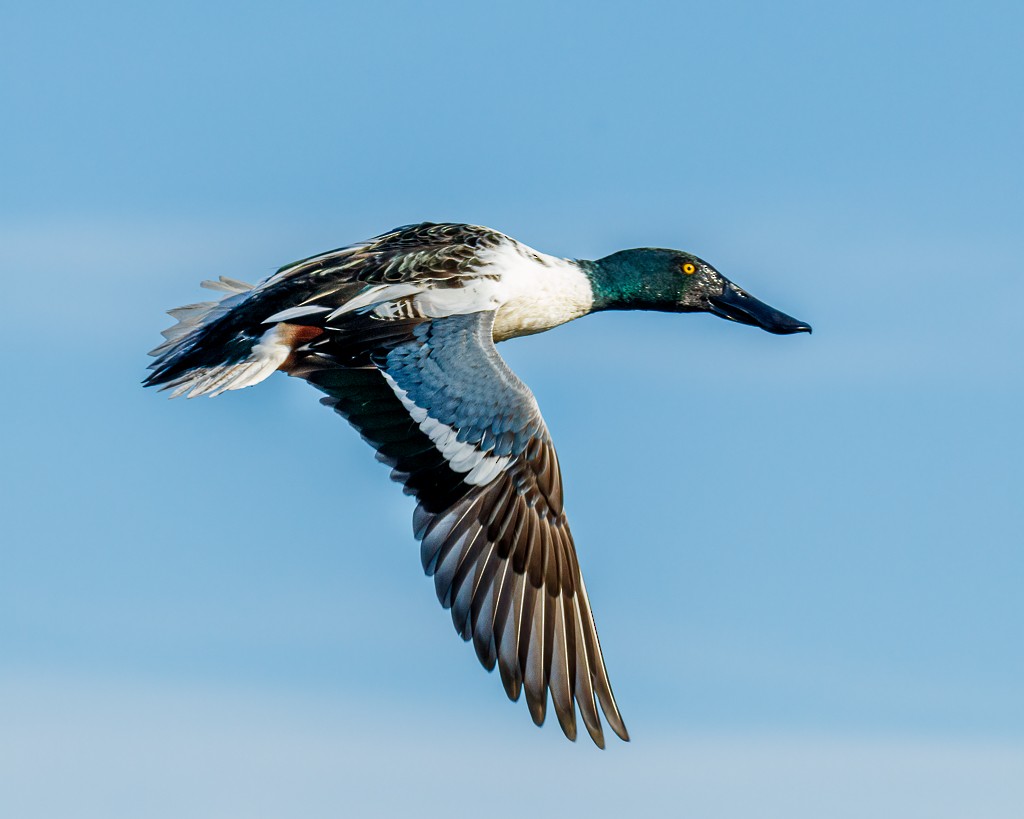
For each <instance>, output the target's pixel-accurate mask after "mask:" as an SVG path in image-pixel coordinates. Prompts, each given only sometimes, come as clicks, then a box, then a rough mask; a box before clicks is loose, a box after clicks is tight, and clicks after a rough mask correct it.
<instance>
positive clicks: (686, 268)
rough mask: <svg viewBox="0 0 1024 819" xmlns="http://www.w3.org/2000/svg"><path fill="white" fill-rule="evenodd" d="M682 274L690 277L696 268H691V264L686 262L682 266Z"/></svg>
mask: <svg viewBox="0 0 1024 819" xmlns="http://www.w3.org/2000/svg"><path fill="white" fill-rule="evenodd" d="M683 272H684V273H685V274H686V275H687V276H692V275H693V274H694V273H696V272H697V268H696V267H694V266H693V262H687V263H686V264H684V265H683Z"/></svg>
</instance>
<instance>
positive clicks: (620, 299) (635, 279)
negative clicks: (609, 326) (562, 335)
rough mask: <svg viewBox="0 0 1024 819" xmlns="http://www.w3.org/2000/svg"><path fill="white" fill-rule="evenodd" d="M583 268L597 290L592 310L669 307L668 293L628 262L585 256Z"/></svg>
mask: <svg viewBox="0 0 1024 819" xmlns="http://www.w3.org/2000/svg"><path fill="white" fill-rule="evenodd" d="M578 264H579V266H580V268H581V269H582V270H583V271H584V272H585V273H586V274H587V277H588V278H589V279H590V285H591V288H592V290H593V291H594V306H593V308H592V309H591V312H594V313H596V312H598V311H601V310H665V309H666V308H665V306H664V305H665V294H663V293H661V292H659V289H658V287H657V286H656V285H657V282H656V281H652V280H651V279H649V278H647V277H646V276H644V275H642V274H641V273H638V271H637V270H636V269H635V268H634V267H633V266H632V265H628V264H624V263H622V262H621V261H620V260H619V259H616V258H615V254H613V255H612V256H605V257H604V258H603V259H596V260H593V261H591V260H588V259H581V260H579V262H578Z"/></svg>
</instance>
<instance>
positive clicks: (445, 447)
mask: <svg viewBox="0 0 1024 819" xmlns="http://www.w3.org/2000/svg"><path fill="white" fill-rule="evenodd" d="M381 374H382V375H383V376H384V379H385V380H386V381H387V382H388V386H389V387H391V389H392V390H393V391H394V393H395V395H396V396H397V397H398V400H399V401H401V402H402V406H403V407H405V409H406V411H407V412H408V413H409V415H410V416H411V417H412V420H413V421H415V422H416V423H417V424H418V425H419V428H420V431H421V432H422V433H423V434H424V435H426V436H427V437H428V438H429V439H430V440H431V441H432V442H433V443H434V446H435V447H436V448H437V451H438V452H440V453H441V454H442V455H443V456H444V458H445V460H446V461H448V466H449V468H450V469H451V470H452V471H453V472H465V473H466V476H465V477H464V478H463V479H462V480H463V481H464V482H465V483H467V484H469V485H470V486H483V485H485V484H488V483H490V482H491V481H492V480H494V478H495V477H497V476H498V474H499V473H500V472H501V471H502V470H503V469H505V467H506V466H508V465H509V463H510V462H511V461H512V456H511V455H502V456H500V457H498V456H494V455H489V454H488V453H486V452H482V451H481V450H480V449H478V448H477V447H476V446H475V445H474V444H469V443H465V442H463V441H460V440H459V439H458V434H459V431H458V430H457V429H455V428H454V427H452V426H449V425H448V424H444V423H442V422H441V421H438V420H437V419H436V418H431V417H430V415H429V414H428V413H427V410H425V409H423V407H419V406H417V405H416V404H415V403H414V402H413V401H412V399H410V398H409V394H408V393H407V392H406V391H405V390H403V389H402V388H401V387H399V386H398V384H397V383H396V382H395V379H393V378H392V377H391V376H390V375H388V374H387V373H386V372H383V371H382V373H381Z"/></svg>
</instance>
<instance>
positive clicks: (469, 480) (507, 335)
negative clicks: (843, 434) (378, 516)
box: [143, 222, 811, 748]
mask: <svg viewBox="0 0 1024 819" xmlns="http://www.w3.org/2000/svg"><path fill="white" fill-rule="evenodd" d="M202 286H204V287H206V288H208V289H211V290H213V291H216V292H218V293H219V295H218V296H217V297H216V298H215V299H214V300H212V301H205V302H200V303H197V304H190V305H187V306H185V307H180V308H178V309H176V310H170V311H168V312H169V314H170V315H171V316H172V318H175V319H176V320H177V323H176V324H175V325H174V326H173V327H171V328H170V329H168V330H165V331H164V332H163V336H164V342H163V343H162V344H160V345H159V346H158V347H156V348H155V349H154V350H152V351H151V353H150V355H152V356H154V361H153V362H152V363H151V364H150V366H149V369H150V373H149V375H148V377H147V378H146V379H145V380H144V382H143V384H144V385H145V386H148V387H159V388H161V389H164V390H170V395H171V397H178V396H187V397H189V398H195V397H197V396H202V395H206V396H211V397H213V396H218V395H221V394H223V393H225V392H228V391H232V390H239V389H242V388H245V387H251V386H254V385H256V384H258V383H260V382H261V381H263V380H265V379H266V378H268V377H269V376H270V375H272V374H273V373H275V372H278V371H280V372H283V373H285V374H287V375H290V376H294V377H297V378H301V379H304V380H305V381H307V382H309V383H310V384H311V385H313V386H314V387H315V388H317V389H318V390H319V391H321V392H322V393H324V397H322V398H321V399H320V400H321V402H322V403H323V404H325V405H326V406H328V407H330V408H331V409H333V410H334V411H335V412H337V413H338V414H339V415H341V416H342V417H343V418H345V419H346V420H347V421H348V422H349V424H351V425H352V426H353V427H355V429H356V431H357V432H358V433H359V434H360V435H361V436H362V438H363V439H364V440H365V441H366V442H367V443H369V444H370V446H372V447H373V449H374V450H375V451H376V457H377V459H378V460H379V461H382V462H383V463H384V464H386V465H387V466H388V467H390V468H391V478H392V479H393V480H394V481H396V482H398V483H399V484H401V485H402V486H403V488H404V492H405V493H406V494H408V495H411V496H413V498H414V499H415V503H416V506H415V509H414V511H413V516H412V518H413V520H412V523H413V535H414V537H415V539H416V540H417V541H418V542H419V545H420V558H421V561H422V564H423V569H424V571H425V572H426V574H427V575H429V576H432V577H433V581H434V586H435V591H436V593H437V598H438V601H439V602H440V603H441V605H442V606H443V607H445V608H446V609H449V610H450V612H451V618H452V621H453V623H454V626H455V629H456V631H457V632H458V634H459V635H460V636H461V637H462V639H463V640H465V641H466V642H472V644H473V647H474V649H475V652H476V656H477V658H478V659H479V661H480V663H481V664H482V665H483V666H484V667H485V668H486V669H487V670H488V671H493V670H494V669H495V667H496V668H497V669H498V675H499V677H500V679H501V683H502V685H503V687H504V689H505V693H506V694H507V696H508V697H509V699H511V700H513V701H517V700H519V698H520V695H521V694H523V693H525V699H526V703H527V706H528V709H529V713H530V716H531V717H532V719H533V722H534V723H535V724H537V725H538V726H539V725H542V724H543V723H544V721H545V717H546V713H547V707H548V699H549V697H550V702H551V705H552V707H553V709H554V712H555V715H556V716H557V719H558V722H559V725H560V727H561V729H562V731H563V733H564V734H565V736H566V737H568V738H569V739H570V740H574V741H575V739H576V736H577V720H576V711H577V709H578V711H579V716H580V718H581V719H582V722H583V724H584V726H585V727H586V730H587V732H588V733H589V735H590V737H591V739H592V740H593V742H594V743H595V744H596V745H597V746H598V747H600V748H604V747H605V737H604V725H603V723H602V719H601V715H602V714H603V716H604V722H605V723H607V725H608V726H609V727H610V728H611V730H612V731H613V732H614V733H615V734H616V735H617V736H618V737H620V738H621V739H622V740H625V741H628V740H629V733H628V731H627V730H626V726H625V723H624V722H623V719H622V716H621V714H620V711H619V707H618V705H617V703H616V700H615V696H614V694H613V692H612V687H611V683H610V682H609V676H608V671H607V668H606V666H605V661H604V655H603V654H602V650H601V643H600V641H599V639H598V634H597V628H596V626H595V623H594V616H593V613H592V610H591V605H590V600H589V598H588V596H587V589H586V586H585V584H584V582H583V574H582V573H581V570H580V565H579V561H578V557H577V552H576V547H575V544H574V541H573V536H572V533H571V531H570V529H569V524H568V520H567V518H566V512H565V503H564V499H563V485H562V475H561V470H560V468H559V463H558V457H557V455H556V454H555V448H554V444H553V443H552V440H551V436H550V434H549V433H548V429H547V426H546V425H545V423H544V419H543V417H542V416H541V412H540V408H539V407H538V404H537V401H536V399H535V397H534V395H533V393H532V392H531V391H530V388H529V387H527V386H526V384H524V383H523V382H522V381H521V380H520V379H519V378H518V377H517V376H516V375H515V374H514V373H513V372H512V370H511V369H510V368H509V367H508V365H507V364H506V363H505V361H504V360H503V359H502V357H501V355H500V354H499V353H498V351H497V349H496V347H495V344H496V343H498V342H501V341H505V340H507V339H511V338H516V337H520V336H526V335H531V334H534V333H541V332H544V331H546V330H550V329H552V328H554V327H558V326H559V325H562V324H565V323H566V322H569V321H573V320H574V319H578V318H581V317H583V316H586V315H589V314H592V313H598V312H603V311H610V310H654V311H661V312H669V313H695V312H704V313H711V314H713V315H715V316H719V317H720V318H723V319H726V320H728V321H731V322H737V323H740V324H745V325H750V326H754V327H759V328H761V329H762V330H765V331H767V332H769V333H773V334H777V335H786V334H794V333H810V332H811V327H810V325H809V324H807V323H806V322H803V321H800V320H797V319H795V318H792V317H790V316H788V315H786V314H785V313H782V312H780V311H778V310H776V309H775V308H773V307H769V306H768V305H767V304H765V303H764V302H761V301H759V300H758V299H756V298H754V297H753V296H751V295H750V294H749V293H747V292H746V291H745V290H743V289H742V288H740V287H739V286H737V285H736V284H734V283H733V282H731V281H729V280H728V279H727V278H726V277H725V276H723V275H722V274H721V273H720V272H719V271H718V270H716V269H715V268H714V267H713V266H712V265H711V264H709V263H708V262H706V261H704V260H703V259H701V258H699V257H698V256H695V255H693V254H692V253H688V252H685V251H680V250H670V249H664V248H634V249H630V250H621V251H619V252H617V253H612V254H611V255H609V256H605V257H603V258H600V259H597V260H593V261H591V260H582V259H580V260H573V259H565V258H559V257H556V256H551V255H548V254H545V253H541V252H539V251H537V250H534V249H533V248H531V247H529V246H527V245H525V244H523V243H521V242H519V241H517V240H515V239H513V238H511V237H510V236H507V235H505V234H503V233H501V232H499V231H496V230H492V229H490V228H487V227H481V226H478V225H469V224H458V223H433V222H423V223H420V224H414V225H405V226H402V227H398V228H395V229H394V230H391V231H388V232H386V233H383V234H381V235H379V236H375V237H373V238H371V239H368V240H366V241H363V242H358V243H356V244H350V245H347V246H345V247H341V248H338V249H335V250H330V251H327V252H325V253H320V254H317V255H315V256H311V257H309V258H306V259H302V260H300V261H297V262H294V263H292V264H288V265H285V266H284V267H282V268H280V269H279V270H277V272H276V273H274V274H272V275H270V276H269V277H267V278H265V279H264V280H262V281H260V282H259V283H258V284H256V285H250V284H247V283H245V282H242V281H239V280H237V279H233V278H229V277H226V276H220V277H219V278H218V279H217V280H215V281H206V282H203V283H202Z"/></svg>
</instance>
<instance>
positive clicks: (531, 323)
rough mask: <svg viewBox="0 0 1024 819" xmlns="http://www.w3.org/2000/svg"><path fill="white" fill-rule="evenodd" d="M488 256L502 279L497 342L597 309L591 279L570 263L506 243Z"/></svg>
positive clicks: (498, 290)
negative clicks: (593, 308) (594, 306)
mask: <svg viewBox="0 0 1024 819" xmlns="http://www.w3.org/2000/svg"><path fill="white" fill-rule="evenodd" d="M485 258H486V259H487V261H488V262H489V264H491V265H493V266H494V269H495V272H496V273H498V274H499V275H500V279H499V280H498V283H497V284H498V287H497V293H498V298H499V301H500V302H501V304H500V306H499V307H498V314H497V316H495V319H494V340H495V341H504V340H505V339H507V338H515V337H516V336H527V335H530V334H531V333H541V332H543V331H545V330H550V329H551V328H552V327H557V326H558V325H559V324H565V323H566V322H567V321H572V320H573V319H576V318H579V317H580V316H585V315H586V314H587V313H589V312H590V308H591V307H593V305H594V293H593V290H592V289H591V287H590V280H589V279H588V278H587V277H586V276H585V275H584V273H583V271H582V270H580V269H579V267H577V266H576V264H574V263H573V262H570V261H568V260H567V259H559V258H556V257H554V256H548V255H547V254H545V253H538V252H537V251H535V250H533V249H532V248H529V247H527V246H526V245H522V244H519V243H518V242H510V244H508V245H502V246H501V247H500V248H498V249H497V250H495V251H491V252H490V254H489V258H488V257H486V256H485ZM482 272H484V273H486V272H487V269H486V268H484V271H482Z"/></svg>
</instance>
